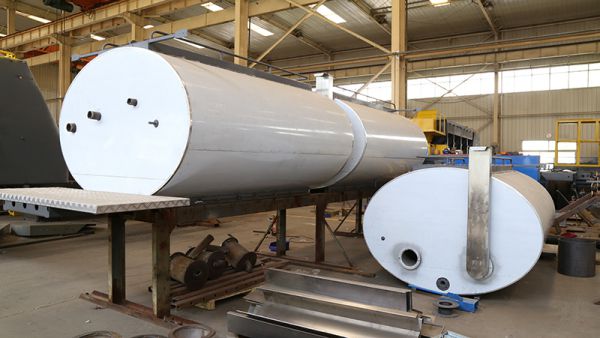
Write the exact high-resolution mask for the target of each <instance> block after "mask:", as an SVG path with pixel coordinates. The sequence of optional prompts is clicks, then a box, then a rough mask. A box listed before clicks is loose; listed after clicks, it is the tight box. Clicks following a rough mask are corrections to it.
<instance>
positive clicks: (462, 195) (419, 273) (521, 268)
mask: <svg viewBox="0 0 600 338" xmlns="http://www.w3.org/2000/svg"><path fill="white" fill-rule="evenodd" d="M490 201H491V210H490V212H491V215H490V225H489V229H490V230H489V231H490V233H489V243H490V245H489V246H490V256H491V261H492V273H491V275H490V276H489V277H487V278H486V279H483V280H475V279H473V278H471V277H470V276H469V274H468V273H467V270H466V245H467V211H468V210H467V206H468V170H466V169H460V168H448V167H445V168H429V169H422V170H416V171H413V172H410V173H407V174H405V175H402V176H400V177H397V178H395V179H394V180H392V181H390V182H388V183H387V184H385V185H384V186H383V187H382V188H381V189H380V190H379V191H377V193H376V194H375V195H374V196H373V198H372V199H371V201H370V202H369V205H368V207H367V210H366V212H365V219H364V232H365V240H366V241H367V245H368V247H369V250H370V251H371V253H372V254H373V256H374V257H375V258H376V259H377V261H378V262H379V263H380V264H381V265H382V266H383V267H384V268H385V269H386V270H387V271H389V272H390V273H391V274H393V275H394V276H396V277H397V278H399V279H401V280H402V281H404V282H406V283H408V284H413V285H415V286H417V287H419V288H424V289H428V290H434V291H437V292H453V293H457V294H463V295H471V294H482V293H488V292H492V291H495V290H498V289H501V288H504V287H506V286H508V285H510V284H512V283H514V282H516V281H518V280H519V279H521V278H522V277H523V276H525V274H527V272H529V270H531V268H532V267H533V266H534V264H535V263H536V262H537V260H538V258H539V256H540V254H541V251H542V246H543V243H544V236H545V233H546V231H547V230H548V228H549V227H550V226H551V225H552V222H553V219H554V204H553V202H552V198H551V197H550V195H549V194H548V192H546V190H545V189H544V187H542V186H541V185H540V184H539V183H538V182H536V181H535V180H533V179H531V178H529V177H528V176H526V175H523V174H521V173H519V172H516V171H503V172H497V173H493V174H492V180H491V196H490Z"/></svg>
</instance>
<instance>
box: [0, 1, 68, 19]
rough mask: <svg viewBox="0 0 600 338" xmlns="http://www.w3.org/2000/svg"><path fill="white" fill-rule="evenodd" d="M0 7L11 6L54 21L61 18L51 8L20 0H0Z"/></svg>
mask: <svg viewBox="0 0 600 338" xmlns="http://www.w3.org/2000/svg"><path fill="white" fill-rule="evenodd" d="M0 7H4V8H8V7H11V8H14V9H15V10H17V11H19V12H21V13H27V14H31V15H35V16H39V17H40V18H44V19H48V20H53V21H54V20H56V19H58V18H59V16H58V15H57V14H56V13H54V12H52V11H50V10H46V9H42V8H39V7H36V6H32V5H30V4H27V3H24V2H19V1H14V0H0Z"/></svg>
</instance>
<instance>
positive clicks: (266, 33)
mask: <svg viewBox="0 0 600 338" xmlns="http://www.w3.org/2000/svg"><path fill="white" fill-rule="evenodd" d="M250 29H251V30H253V31H255V32H256V33H258V34H260V35H262V36H271V35H273V32H270V31H268V30H266V29H264V28H262V27H260V26H258V25H255V24H254V23H250Z"/></svg>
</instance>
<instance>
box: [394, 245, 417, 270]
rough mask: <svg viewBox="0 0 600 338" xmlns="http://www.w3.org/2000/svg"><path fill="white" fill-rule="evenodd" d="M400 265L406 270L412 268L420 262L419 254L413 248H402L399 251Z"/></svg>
mask: <svg viewBox="0 0 600 338" xmlns="http://www.w3.org/2000/svg"><path fill="white" fill-rule="evenodd" d="M399 258H400V265H402V267H403V268H405V269H407V270H414V269H416V268H418V267H419V265H420V264H421V255H420V254H419V252H418V251H417V250H415V249H411V248H404V249H402V251H401V252H400V257H399Z"/></svg>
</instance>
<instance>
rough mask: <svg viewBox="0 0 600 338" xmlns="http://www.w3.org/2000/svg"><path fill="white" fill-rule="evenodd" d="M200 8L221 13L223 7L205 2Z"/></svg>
mask: <svg viewBox="0 0 600 338" xmlns="http://www.w3.org/2000/svg"><path fill="white" fill-rule="evenodd" d="M200 6H202V7H204V8H206V9H208V10H209V11H211V12H218V11H222V10H223V7H221V6H219V5H215V4H214V3H212V2H207V3H204V4H202V5H200Z"/></svg>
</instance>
